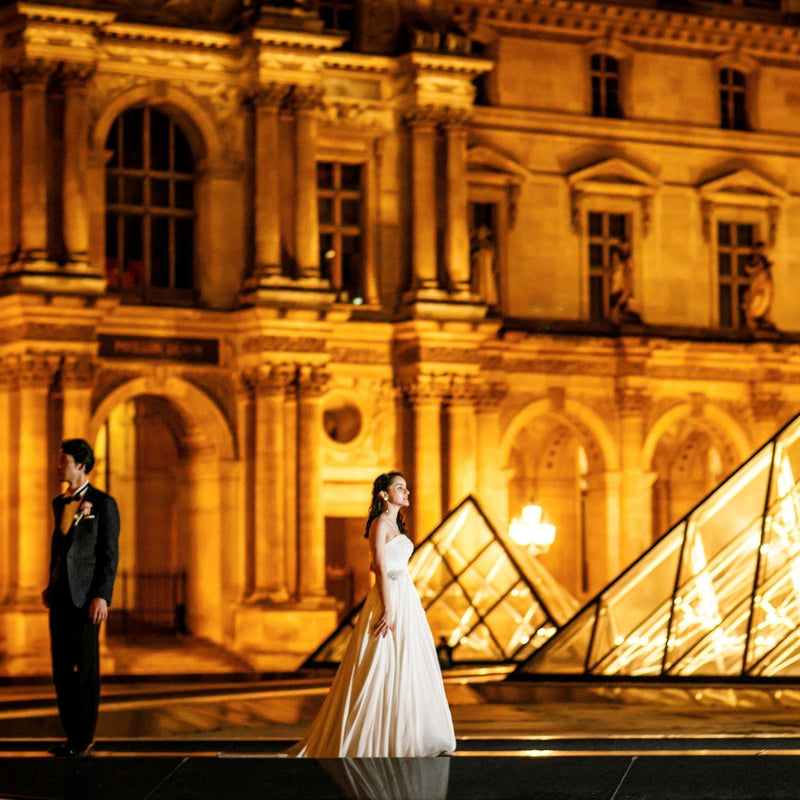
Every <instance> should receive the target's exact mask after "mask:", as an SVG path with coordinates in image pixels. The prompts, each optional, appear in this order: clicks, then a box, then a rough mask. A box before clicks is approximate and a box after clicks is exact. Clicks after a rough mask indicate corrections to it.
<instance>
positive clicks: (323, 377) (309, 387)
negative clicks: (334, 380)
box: [297, 364, 331, 399]
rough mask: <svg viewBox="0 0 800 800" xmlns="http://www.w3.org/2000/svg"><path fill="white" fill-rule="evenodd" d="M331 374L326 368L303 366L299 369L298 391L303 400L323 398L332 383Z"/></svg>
mask: <svg viewBox="0 0 800 800" xmlns="http://www.w3.org/2000/svg"><path fill="white" fill-rule="evenodd" d="M330 378H331V376H330V373H329V372H328V371H327V370H326V369H325V368H324V367H319V366H316V365H311V364H303V365H301V366H299V367H298V368H297V390H298V395H299V396H300V397H301V398H309V399H310V398H316V397H322V395H324V394H325V392H326V391H327V389H328V385H329V383H330Z"/></svg>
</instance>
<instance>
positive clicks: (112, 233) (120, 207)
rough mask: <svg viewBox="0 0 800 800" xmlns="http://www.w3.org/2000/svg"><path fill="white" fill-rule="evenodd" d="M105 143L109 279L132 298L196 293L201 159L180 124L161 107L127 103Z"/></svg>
mask: <svg viewBox="0 0 800 800" xmlns="http://www.w3.org/2000/svg"><path fill="white" fill-rule="evenodd" d="M106 150H107V151H108V152H109V153H110V156H109V160H108V163H107V166H106V218H105V229H106V279H107V281H108V290H109V291H110V292H117V293H119V294H120V295H121V296H122V298H123V299H124V300H125V301H126V302H143V303H167V304H178V305H184V304H188V303H190V302H192V301H193V288H192V287H193V285H194V250H195V246H194V239H195V167H194V157H193V155H192V151H191V148H190V146H189V140H188V138H187V136H186V134H185V133H184V131H183V130H182V129H181V127H180V126H179V125H178V124H177V122H175V120H173V119H172V118H171V117H169V116H168V115H166V114H164V113H162V112H161V111H159V110H158V109H156V108H151V107H148V106H145V107H143V108H133V109H128V110H127V111H125V112H123V113H122V114H121V115H120V116H119V117H117V119H116V120H115V121H114V124H113V125H112V127H111V131H110V132H109V135H108V138H107V140H106Z"/></svg>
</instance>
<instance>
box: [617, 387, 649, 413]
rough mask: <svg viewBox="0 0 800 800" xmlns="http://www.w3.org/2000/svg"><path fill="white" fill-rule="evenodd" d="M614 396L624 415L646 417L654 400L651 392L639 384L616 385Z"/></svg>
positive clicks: (619, 409) (619, 410)
mask: <svg viewBox="0 0 800 800" xmlns="http://www.w3.org/2000/svg"><path fill="white" fill-rule="evenodd" d="M614 397H615V400H616V407H617V411H618V412H619V414H620V416H622V417H634V416H636V417H644V416H645V415H646V414H647V412H648V410H649V408H650V403H651V400H652V398H651V396H650V394H649V393H648V392H647V391H645V390H644V389H642V388H640V387H638V386H616V387H614Z"/></svg>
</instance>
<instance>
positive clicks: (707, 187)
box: [698, 169, 789, 247]
mask: <svg viewBox="0 0 800 800" xmlns="http://www.w3.org/2000/svg"><path fill="white" fill-rule="evenodd" d="M698 191H699V193H700V205H701V213H702V217H703V235H704V236H705V238H706V239H708V238H709V236H710V235H711V229H712V227H713V226H712V221H713V217H714V215H715V213H716V209H719V208H739V209H750V210H751V212H752V213H758V214H761V215H763V216H764V217H765V218H766V220H767V225H766V236H765V238H766V241H767V244H768V245H769V246H770V247H771V246H772V245H773V244H774V243H775V230H776V228H777V225H778V218H779V216H780V212H781V209H782V207H783V204H784V203H785V202H786V200H787V198H788V197H789V193H788V192H787V191H786V190H785V189H782V188H781V187H780V186H778V185H777V184H776V183H773V182H772V181H771V180H769V179H768V178H765V177H764V176H763V175H759V174H758V173H757V172H754V171H753V170H750V169H739V170H735V171H734V172H729V173H728V174H727V175H723V176H722V177H720V178H715V179H714V180H711V181H707V182H706V183H703V184H701V185H700V186H699V187H698Z"/></svg>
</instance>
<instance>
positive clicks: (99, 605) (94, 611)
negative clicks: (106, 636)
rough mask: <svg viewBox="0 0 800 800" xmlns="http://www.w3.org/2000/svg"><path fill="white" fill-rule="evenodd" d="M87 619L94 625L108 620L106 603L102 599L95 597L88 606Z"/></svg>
mask: <svg viewBox="0 0 800 800" xmlns="http://www.w3.org/2000/svg"><path fill="white" fill-rule="evenodd" d="M89 619H90V620H91V621H92V622H94V624H95V625H99V624H100V623H101V622H104V621H105V620H107V619H108V603H106V601H105V600H103V598H102V597H95V598H94V600H92V602H91V603H90V604H89Z"/></svg>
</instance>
